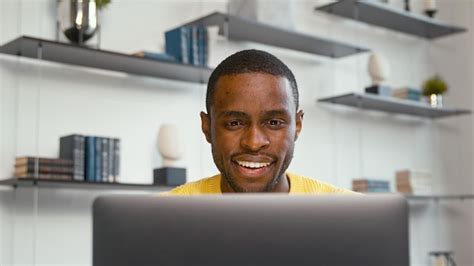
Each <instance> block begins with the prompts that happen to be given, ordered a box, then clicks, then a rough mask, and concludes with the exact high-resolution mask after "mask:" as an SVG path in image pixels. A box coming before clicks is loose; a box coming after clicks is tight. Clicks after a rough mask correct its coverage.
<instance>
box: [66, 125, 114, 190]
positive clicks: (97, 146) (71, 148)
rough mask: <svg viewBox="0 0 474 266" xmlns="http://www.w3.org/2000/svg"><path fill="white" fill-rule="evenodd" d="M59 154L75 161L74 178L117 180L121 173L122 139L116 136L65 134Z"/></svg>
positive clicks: (103, 180)
mask: <svg viewBox="0 0 474 266" xmlns="http://www.w3.org/2000/svg"><path fill="white" fill-rule="evenodd" d="M59 156H60V157H61V158H65V159H70V160H72V161H73V168H74V172H73V173H74V175H73V178H74V180H78V181H88V182H116V181H117V179H118V177H119V174H120V140H119V139H116V138H104V137H97V136H84V135H79V134H74V135H69V136H64V137H61V139H60V144H59Z"/></svg>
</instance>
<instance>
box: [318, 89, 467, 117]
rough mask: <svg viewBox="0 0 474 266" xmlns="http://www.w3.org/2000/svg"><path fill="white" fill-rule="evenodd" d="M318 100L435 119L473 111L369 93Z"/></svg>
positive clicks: (349, 94) (319, 100)
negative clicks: (436, 106) (437, 106)
mask: <svg viewBox="0 0 474 266" xmlns="http://www.w3.org/2000/svg"><path fill="white" fill-rule="evenodd" d="M318 102H327V103H332V104H341V105H347V106H352V107H356V108H361V109H367V110H377V111H383V112H388V113H399V114H406V115H413V116H420V117H426V118H433V119H434V118H442V117H447V116H454V115H462V114H470V113H471V110H467V109H457V108H450V107H442V108H433V107H431V106H429V105H428V104H426V103H423V102H416V101H411V100H401V99H397V98H394V97H387V96H378V95H375V94H368V93H365V94H360V93H348V94H343V95H338V96H333V97H328V98H321V99H318Z"/></svg>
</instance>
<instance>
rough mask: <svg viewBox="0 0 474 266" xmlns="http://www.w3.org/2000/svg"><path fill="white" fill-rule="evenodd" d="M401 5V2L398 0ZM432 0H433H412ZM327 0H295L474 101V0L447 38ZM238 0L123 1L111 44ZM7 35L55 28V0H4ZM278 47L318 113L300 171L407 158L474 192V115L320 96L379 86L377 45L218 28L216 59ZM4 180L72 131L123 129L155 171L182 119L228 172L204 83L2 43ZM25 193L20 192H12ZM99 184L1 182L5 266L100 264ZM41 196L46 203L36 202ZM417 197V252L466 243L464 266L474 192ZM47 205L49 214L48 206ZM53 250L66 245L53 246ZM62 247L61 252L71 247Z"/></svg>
mask: <svg viewBox="0 0 474 266" xmlns="http://www.w3.org/2000/svg"><path fill="white" fill-rule="evenodd" d="M391 2H392V3H395V4H397V5H401V2H402V1H391ZM412 2H414V4H413V6H414V9H415V11H419V9H420V7H421V1H412ZM320 3H322V1H310V0H307V1H303V0H299V1H294V2H293V9H292V11H293V12H292V13H293V16H294V21H295V28H296V29H297V30H299V31H303V32H306V33H309V34H317V35H322V36H327V37H330V38H333V39H336V40H341V41H344V42H348V43H353V44H357V45H360V46H365V47H369V48H371V49H373V50H375V51H378V52H381V53H383V54H385V55H386V56H387V57H388V59H389V60H390V63H391V67H392V76H391V77H390V78H389V80H388V81H387V84H389V85H391V86H404V85H419V84H421V82H422V81H423V80H424V79H425V78H426V77H427V76H429V75H431V74H434V73H437V72H439V73H441V74H442V75H443V76H444V77H445V78H446V79H447V80H448V83H449V84H450V85H451V86H452V89H451V91H450V92H449V94H448V95H447V97H446V99H445V100H446V104H447V105H452V106H458V107H465V108H470V109H473V102H474V99H473V97H474V95H473V93H472V89H473V88H474V86H473V80H472V77H471V75H472V73H473V70H474V69H473V61H474V54H473V34H472V33H471V30H474V27H473V26H474V25H473V14H474V7H473V3H472V1H470V0H454V1H453V0H449V1H448V0H445V1H441V3H440V4H439V6H440V12H439V17H440V18H442V19H443V20H445V21H448V22H452V23H454V24H458V25H462V26H465V27H467V28H469V30H470V31H469V32H468V33H465V34H460V35H455V36H452V37H447V38H443V39H440V40H437V41H434V42H430V41H427V40H423V39H420V38H416V37H412V36H408V35H405V34H401V33H396V32H393V31H389V30H385V29H382V28H377V27H372V26H368V25H365V24H361V23H357V22H353V21H349V20H344V19H339V18H336V17H331V16H328V15H325V14H321V13H316V14H315V12H314V11H313V7H314V6H315V5H316V4H320ZM225 8H226V2H225V1H217V0H214V1H208V0H202V1H191V0H189V1H186V0H182V1H159V0H155V1H125V0H122V1H119V0H115V1H113V3H112V4H111V5H110V6H109V7H108V8H107V9H106V11H105V12H104V14H103V16H102V25H103V32H102V48H103V49H108V50H114V51H119V52H125V53H128V52H134V51H137V50H142V49H148V50H157V51H160V50H162V49H163V44H164V39H163V33H164V31H165V30H167V29H170V28H173V27H175V26H177V25H180V24H182V23H184V22H187V21H190V20H192V19H194V18H197V17H199V16H202V15H205V14H208V13H210V12H212V11H214V10H220V11H225ZM0 15H1V17H0V34H1V35H0V43H5V42H7V41H10V40H12V39H14V38H16V37H17V36H19V35H32V36H38V37H42V38H47V39H54V37H55V32H54V30H55V28H54V27H55V1H52V0H35V1H27V0H22V1H14V0H2V1H0ZM254 47H255V48H261V49H265V50H268V51H270V52H272V53H274V54H275V55H276V56H278V57H280V58H281V59H282V60H283V61H285V62H286V63H287V64H288V65H289V66H290V68H291V69H292V70H293V71H294V73H295V76H296V78H297V81H298V84H299V87H300V95H301V96H300V97H301V98H300V102H301V104H300V105H301V108H302V109H304V111H305V113H306V114H305V120H304V124H303V132H302V135H301V137H300V138H299V140H298V142H297V146H296V151H295V158H294V160H293V163H292V165H291V166H290V170H292V171H294V172H297V173H301V174H306V175H309V176H312V177H314V178H319V179H322V180H325V181H329V182H331V183H334V184H336V185H339V186H343V187H350V182H351V180H352V179H353V178H358V177H379V178H383V179H386V180H391V181H392V180H393V175H394V171H395V170H397V169H402V168H415V169H427V170H430V171H431V172H432V173H433V177H434V184H435V189H436V191H438V192H452V193H456V192H465V193H469V192H470V193H472V192H473V191H474V188H473V169H472V162H473V152H472V151H473V143H472V133H473V131H472V126H473V123H472V122H473V118H472V116H463V117H453V118H448V119H445V120H440V121H431V120H428V119H420V118H412V117H406V116H400V115H389V114H384V113H378V112H362V111H357V110H353V109H350V108H344V107H334V106H327V105H322V104H316V103H315V100H316V99H317V98H319V97H324V96H330V95H335V94H339V93H344V92H352V91H358V92H362V91H363V88H364V87H365V86H367V85H369V84H370V80H369V77H368V75H367V74H366V62H367V58H368V54H362V55H356V56H351V57H348V58H343V59H338V60H330V59H327V58H323V57H319V56H314V55H308V54H305V53H300V52H295V51H288V50H283V49H278V48H274V47H268V46H264V45H257V44H252V43H247V42H228V41H226V40H225V39H223V38H222V37H217V36H215V34H213V35H212V37H211V42H210V52H211V58H210V61H211V65H213V66H215V65H216V64H217V63H218V62H220V61H221V60H222V59H223V58H225V57H226V56H228V55H229V54H231V53H233V52H235V51H238V50H241V49H245V48H254ZM0 77H1V80H0V82H1V83H0V84H1V94H0V95H1V96H0V97H1V98H0V99H1V101H0V110H1V115H0V125H1V130H0V145H1V149H0V150H1V153H0V178H7V177H9V176H11V172H12V169H13V161H14V157H15V156H22V155H41V156H57V155H58V148H59V147H58V139H59V137H60V136H62V135H66V134H70V133H83V134H94V135H109V136H114V137H119V138H120V139H121V140H122V144H123V146H122V147H123V149H122V169H121V170H122V171H121V172H122V179H121V180H122V181H126V182H137V183H150V182H151V173H152V169H153V168H154V167H157V166H159V165H160V160H161V159H160V157H159V155H158V152H157V151H156V149H155V143H156V136H157V130H158V128H159V125H160V124H162V123H166V122H175V123H178V125H179V126H180V127H181V128H182V129H183V131H182V132H183V134H182V141H183V142H184V144H185V145H184V147H185V153H184V154H185V156H184V158H183V159H182V160H181V161H180V164H181V165H182V166H184V167H186V168H187V170H188V179H189V180H196V179H199V178H201V177H204V176H209V175H211V174H214V173H215V172H216V170H215V167H214V165H213V162H212V157H211V155H210V148H209V146H208V144H207V143H206V142H205V140H204V138H203V136H202V135H201V133H200V127H199V116H198V115H199V111H200V110H202V109H203V108H204V97H205V85H201V84H193V83H186V82H177V81H168V80H163V79H153V78H146V77H139V76H132V75H127V74H123V73H114V72H108V71H98V70H93V69H87V68H81V67H74V66H66V65H59V64H53V63H48V62H38V61H36V60H28V59H18V58H16V57H11V56H4V55H0ZM13 194H14V195H13ZM98 194H100V192H86V191H80V190H78V191H76V190H59V189H37V190H35V189H18V190H17V191H16V193H12V192H11V191H10V190H6V191H3V190H2V191H0V198H1V199H4V198H5V199H8V200H5V201H3V200H2V201H0V237H1V239H2V241H0V250H2V251H3V252H0V264H1V265H4V264H7V265H8V264H15V265H17V264H33V263H36V264H48V265H49V264H68V265H89V264H90V262H91V248H90V243H91V242H90V241H91V231H90V229H91V223H90V221H91V217H90V212H89V211H90V210H89V208H90V203H91V202H92V200H93V198H94V197H95V196H96V195H98ZM35 202H36V203H35ZM412 205H413V206H412V208H411V219H410V225H411V243H410V244H411V258H412V264H413V265H427V264H428V261H429V260H428V256H427V252H428V251H430V250H434V249H454V250H455V252H456V258H457V260H458V265H472V264H474V258H473V255H472V254H471V253H472V252H471V251H472V250H473V247H474V244H473V237H474V232H473V228H474V226H471V225H474V224H473V216H472V213H473V212H472V210H473V204H472V202H452V203H440V204H439V205H436V204H434V203H429V202H428V203H417V204H412ZM35 214H36V215H35ZM52 250H60V251H61V252H55V253H54V254H52V253H51V252H52ZM58 254H59V255H58Z"/></svg>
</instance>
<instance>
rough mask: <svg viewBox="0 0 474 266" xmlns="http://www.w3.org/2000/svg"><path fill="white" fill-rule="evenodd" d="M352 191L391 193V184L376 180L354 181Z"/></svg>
mask: <svg viewBox="0 0 474 266" xmlns="http://www.w3.org/2000/svg"><path fill="white" fill-rule="evenodd" d="M352 190H354V191H357V192H381V193H384V192H390V182H389V181H385V180H375V179H354V180H352Z"/></svg>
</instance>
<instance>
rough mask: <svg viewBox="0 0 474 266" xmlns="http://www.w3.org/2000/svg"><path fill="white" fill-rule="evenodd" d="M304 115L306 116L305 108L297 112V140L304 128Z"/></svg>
mask: <svg viewBox="0 0 474 266" xmlns="http://www.w3.org/2000/svg"><path fill="white" fill-rule="evenodd" d="M303 116H304V112H303V110H300V111H298V113H297V114H296V133H295V141H296V140H297V139H298V136H299V135H300V132H301V129H302V128H303Z"/></svg>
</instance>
